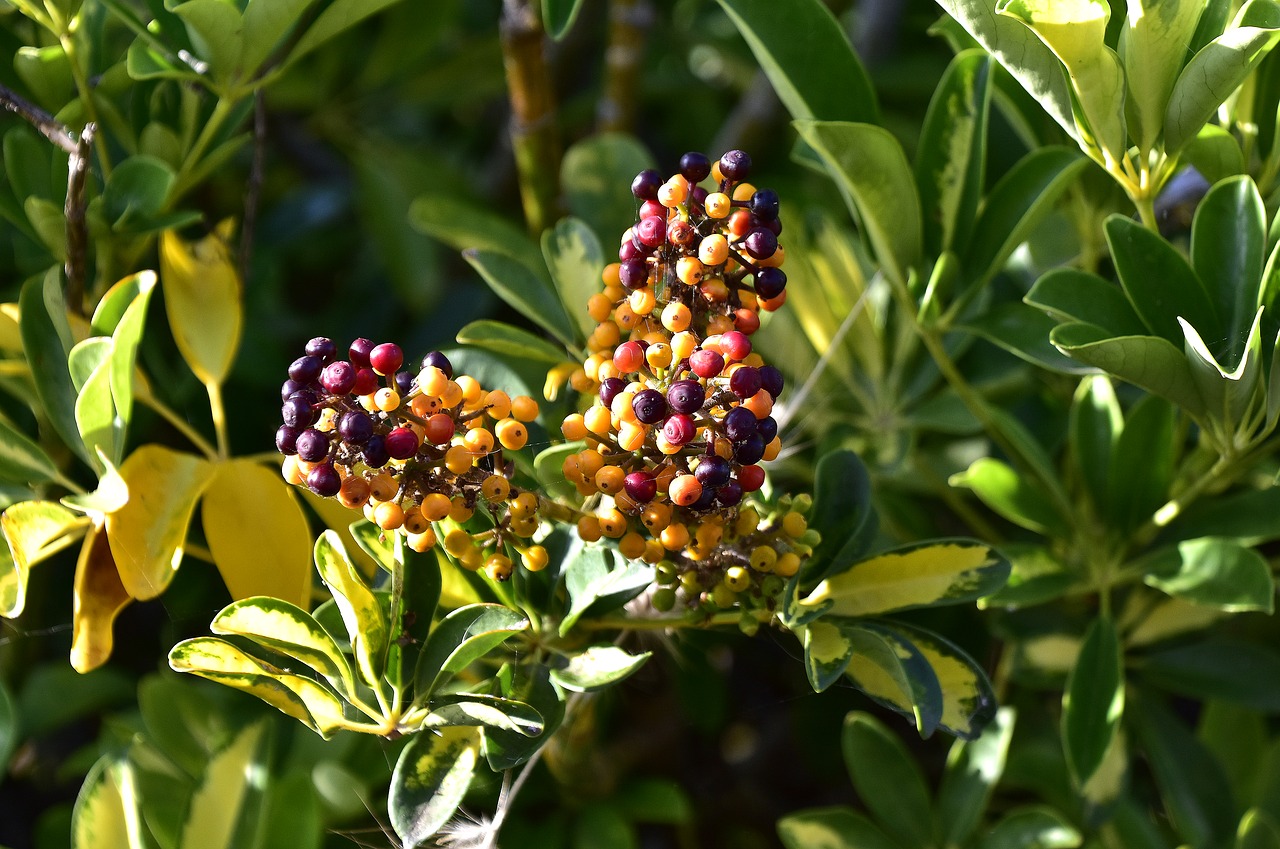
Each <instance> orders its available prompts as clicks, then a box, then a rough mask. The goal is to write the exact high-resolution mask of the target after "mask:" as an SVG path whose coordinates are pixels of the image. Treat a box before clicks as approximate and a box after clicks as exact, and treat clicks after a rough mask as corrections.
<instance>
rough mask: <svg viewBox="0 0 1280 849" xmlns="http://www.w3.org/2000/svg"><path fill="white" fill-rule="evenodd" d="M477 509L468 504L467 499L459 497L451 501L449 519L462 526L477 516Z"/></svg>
mask: <svg viewBox="0 0 1280 849" xmlns="http://www.w3.org/2000/svg"><path fill="white" fill-rule="evenodd" d="M475 512H476V511H475V508H474V507H472V506H470V505H469V504H467V502H466V499H464V498H462V497H461V496H457V497H455V498H453V499H451V500H450V501H449V518H450V519H452V520H453V521H455V522H458V523H459V524H461V523H462V522H465V521H467V520H468V519H470V518H471V517H472V516H473V515H475Z"/></svg>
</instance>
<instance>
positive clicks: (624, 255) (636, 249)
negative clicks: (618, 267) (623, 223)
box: [618, 239, 648, 262]
mask: <svg viewBox="0 0 1280 849" xmlns="http://www.w3.org/2000/svg"><path fill="white" fill-rule="evenodd" d="M646 256H648V253H647V252H646V250H645V248H643V247H642V246H641V245H640V244H639V243H638V242H636V241H635V240H633V239H627V240H626V241H625V242H623V243H622V244H621V245H619V246H618V262H630V261H631V260H633V259H638V260H640V261H641V262H643V261H644V258H645V257H646Z"/></svg>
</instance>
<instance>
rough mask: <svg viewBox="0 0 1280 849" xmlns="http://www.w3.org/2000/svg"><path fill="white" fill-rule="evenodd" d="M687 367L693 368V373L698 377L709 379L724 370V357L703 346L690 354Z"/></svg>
mask: <svg viewBox="0 0 1280 849" xmlns="http://www.w3.org/2000/svg"><path fill="white" fill-rule="evenodd" d="M689 368H691V369H693V373H694V374H696V375H697V376H698V377H701V378H705V379H707V380H710V379H711V378H713V377H715V376H717V375H718V374H720V372H721V371H723V370H724V357H722V356H720V355H719V354H717V353H716V352H715V351H708V350H706V349H705V348H703V349H700V350H697V351H694V352H693V354H692V355H690V357H689Z"/></svg>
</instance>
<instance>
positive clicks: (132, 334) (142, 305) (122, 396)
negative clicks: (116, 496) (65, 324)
mask: <svg viewBox="0 0 1280 849" xmlns="http://www.w3.org/2000/svg"><path fill="white" fill-rule="evenodd" d="M128 279H129V280H131V281H132V286H136V288H137V295H136V296H135V297H134V298H133V299H132V300H130V301H129V304H128V306H126V307H125V309H124V311H123V313H122V314H121V315H120V318H119V320H118V321H117V322H115V326H114V327H113V328H112V330H111V342H112V346H111V399H112V401H113V402H114V404H115V414H116V417H117V419H118V420H119V433H120V436H119V439H118V440H117V443H116V454H115V455H114V456H112V457H111V460H112V462H113V463H115V464H116V465H119V464H120V460H121V459H122V453H121V452H122V450H123V448H124V437H125V435H127V433H128V430H129V424H130V422H132V421H133V401H134V396H135V395H136V393H137V361H138V346H139V345H141V344H142V332H143V326H144V324H145V322H146V318H147V307H148V306H150V304H151V295H152V293H153V292H154V291H155V287H156V282H157V279H156V275H155V272H154V271H141V272H139V273H138V274H135V275H134V276H133V277H132V278H128ZM121 282H124V281H121ZM113 288H114V287H113ZM100 318H101V319H105V318H106V316H99V313H98V311H95V312H94V319H95V321H96V320H99V319H100ZM104 323H105V322H104Z"/></svg>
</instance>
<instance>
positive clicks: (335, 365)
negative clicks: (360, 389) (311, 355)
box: [320, 360, 356, 395]
mask: <svg viewBox="0 0 1280 849" xmlns="http://www.w3.org/2000/svg"><path fill="white" fill-rule="evenodd" d="M320 385H321V386H323V387H324V391H326V392H329V393H331V394H333V395H346V394H347V393H348V392H350V391H351V390H352V389H354V388H355V385H356V367H355V366H353V365H351V363H349V362H347V361H346V360H337V361H336V362H332V363H329V365H327V366H325V367H324V371H322V372H320Z"/></svg>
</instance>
